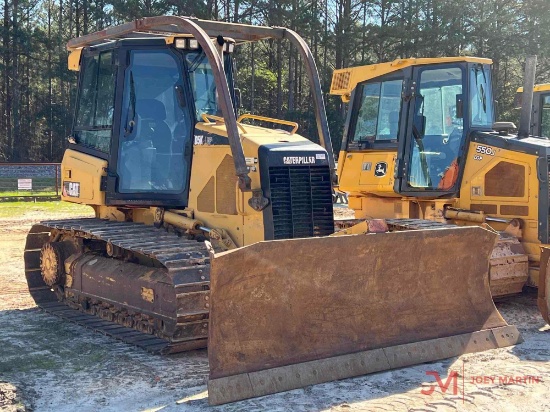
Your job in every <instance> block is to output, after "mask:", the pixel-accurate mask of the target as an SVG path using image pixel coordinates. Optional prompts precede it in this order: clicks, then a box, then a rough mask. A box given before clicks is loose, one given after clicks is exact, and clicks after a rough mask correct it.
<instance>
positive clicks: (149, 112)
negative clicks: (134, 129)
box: [136, 99, 172, 154]
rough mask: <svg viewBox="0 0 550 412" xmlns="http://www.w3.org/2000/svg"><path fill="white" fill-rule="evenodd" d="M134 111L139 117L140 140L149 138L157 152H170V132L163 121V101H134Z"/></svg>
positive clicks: (164, 110)
mask: <svg viewBox="0 0 550 412" xmlns="http://www.w3.org/2000/svg"><path fill="white" fill-rule="evenodd" d="M136 112H137V113H138V115H139V117H140V119H141V133H142V136H141V137H140V140H151V142H152V143H153V147H154V148H155V149H157V153H165V154H168V153H170V147H171V145H172V132H171V131H170V128H169V127H168V125H167V124H166V122H165V120H166V108H165V107H164V103H162V102H161V101H159V100H156V99H141V100H138V101H137V103H136Z"/></svg>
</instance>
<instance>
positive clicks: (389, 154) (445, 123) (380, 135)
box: [331, 57, 550, 322]
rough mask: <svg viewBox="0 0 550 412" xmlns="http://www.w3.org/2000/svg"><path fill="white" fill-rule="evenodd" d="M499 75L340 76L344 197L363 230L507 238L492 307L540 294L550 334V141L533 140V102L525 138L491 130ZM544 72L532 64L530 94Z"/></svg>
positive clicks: (465, 60)
mask: <svg viewBox="0 0 550 412" xmlns="http://www.w3.org/2000/svg"><path fill="white" fill-rule="evenodd" d="M491 64H492V62H491V60H488V59H482V58H475V57H446V58H436V59H405V60H396V61H394V62H390V63H382V64H377V65H371V66H362V67H353V68H347V69H341V70H336V71H335V72H334V75H333V79H332V87H331V93H332V94H334V95H339V96H341V97H342V99H343V101H344V102H348V103H349V108H348V114H347V120H346V125H345V132H344V137H343V142H342V149H341V152H340V155H339V160H338V175H339V189H340V190H343V191H346V192H348V193H349V195H348V197H349V206H350V208H352V209H354V211H355V215H356V217H357V218H359V219H366V218H386V219H392V218H399V219H423V220H424V221H425V223H424V224H423V225H418V224H417V223H413V224H412V227H417V228H420V227H424V228H427V227H430V226H437V225H441V224H454V225H459V226H473V225H477V226H485V227H488V228H490V229H491V230H494V231H495V232H498V233H499V240H498V242H497V243H496V245H495V247H494V249H493V251H492V253H491V258H490V286H491V292H492V295H493V297H502V296H507V295H511V294H515V293H519V292H521V291H522V288H523V287H524V286H525V285H529V286H535V287H536V286H538V287H539V292H538V293H539V307H540V310H541V313H542V314H543V316H544V318H545V320H546V321H547V322H549V321H550V318H549V316H548V307H549V298H548V292H549V291H550V285H549V284H548V277H547V275H546V266H547V262H548V257H549V256H550V255H549V254H547V253H546V252H544V250H545V248H546V247H547V246H548V245H549V244H550V237H549V236H550V231H549V230H550V229H549V214H548V210H549V203H548V202H549V200H548V199H549V193H550V192H549V178H548V176H549V172H550V168H549V164H550V141H549V140H548V139H546V138H539V137H533V136H532V135H530V133H529V125H530V124H531V121H530V119H529V117H530V114H531V110H530V109H531V103H530V102H531V100H530V98H529V97H527V98H526V99H525V102H524V103H525V104H524V107H523V109H522V121H521V123H520V129H519V132H518V134H512V133H511V132H510V131H511V129H513V128H514V127H515V126H514V125H513V124H510V123H494V105H493V92H492V83H491V81H492V78H491ZM535 66H536V58H534V57H533V58H529V59H528V61H527V63H526V76H525V79H526V84H531V88H532V87H533V86H532V85H533V79H534V74H535ZM539 87H540V86H539ZM540 88H541V90H542V87H540ZM535 90H537V89H535ZM546 90H550V88H547V89H546ZM549 96H550V94H549ZM544 99H545V98H544V97H542V96H540V99H538V100H535V102H536V103H535V107H540V108H541V110H540V112H539V115H538V116H537V115H535V116H533V119H534V120H535V124H545V123H544V122H545V120H544V119H545V112H544V110H543V109H542V108H543V107H544V103H543V102H544V101H545V100H544ZM548 100H549V101H550V98H549V99H548ZM537 104H538V105H539V106H537ZM541 114H542V116H541ZM546 114H547V113H546ZM541 119H542V120H541ZM535 134H536V135H537V134H538V135H540V132H535ZM346 232H347V233H352V232H353V231H351V230H347V231H346ZM541 247H542V253H541Z"/></svg>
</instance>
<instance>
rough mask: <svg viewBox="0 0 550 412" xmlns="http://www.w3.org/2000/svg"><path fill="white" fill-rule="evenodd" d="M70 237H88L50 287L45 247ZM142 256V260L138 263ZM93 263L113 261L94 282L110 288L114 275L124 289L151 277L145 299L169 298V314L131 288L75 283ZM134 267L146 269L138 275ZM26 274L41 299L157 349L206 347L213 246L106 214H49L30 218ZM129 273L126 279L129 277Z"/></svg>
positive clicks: (68, 315)
mask: <svg viewBox="0 0 550 412" xmlns="http://www.w3.org/2000/svg"><path fill="white" fill-rule="evenodd" d="M67 239H69V240H70V241H72V242H76V243H79V244H81V245H84V247H83V250H84V251H83V250H80V251H78V252H77V253H74V254H73V255H71V256H70V257H69V258H67V259H65V260H64V268H63V269H64V270H65V271H66V272H67V274H68V275H67V280H65V284H64V285H62V286H63V287H59V286H55V285H54V287H50V286H48V285H47V284H46V283H45V281H44V276H43V275H42V270H41V253H42V248H43V246H44V245H45V244H48V243H49V242H52V241H53V242H58V241H60V240H62V241H67ZM109 252H110V256H109ZM137 258H139V261H140V262H138V264H136V263H135V261H136V260H137ZM143 261H146V262H147V267H145V268H144V267H143V265H142V264H139V263H141V262H143ZM94 265H95V266H99V268H100V270H101V268H102V267H103V268H106V269H108V268H111V274H110V275H109V276H107V275H105V276H103V275H101V276H100V278H98V279H94V281H95V282H96V283H94V284H93V285H92V286H93V287H97V288H99V289H98V290H106V289H105V287H106V286H105V285H106V284H108V283H109V282H111V283H112V288H111V289H107V290H114V289H115V288H119V289H126V291H127V290H128V289H131V288H133V287H134V288H135V286H134V285H133V284H134V283H136V282H137V281H139V282H142V283H143V282H145V281H146V282H149V283H148V284H146V287H141V291H140V293H141V296H140V297H141V298H142V299H143V303H144V304H145V306H147V305H149V306H152V305H153V302H154V301H155V299H158V300H159V301H160V300H162V299H166V300H167V301H170V302H171V303H172V304H174V305H175V306H174V307H175V310H174V311H173V313H168V314H167V313H166V311H164V312H162V310H153V309H150V310H147V311H145V310H143V311H140V307H139V306H138V305H136V304H135V301H134V302H132V301H130V300H131V299H132V296H130V297H128V296H127V295H124V293H125V292H126V291H123V290H121V291H120V294H121V297H120V299H118V300H117V299H113V298H110V299H107V298H103V297H102V296H101V295H100V294H97V293H96V294H94V292H96V291H95V290H76V289H73V288H71V286H74V284H78V279H76V275H75V274H76V273H77V269H78V268H83V269H82V273H83V275H82V280H81V282H86V279H84V278H92V277H93V276H94V275H93V273H92V274H91V273H90V270H93V268H94ZM101 265H103V266H101ZM75 268H77V269H75ZM112 268H116V269H117V270H118V271H119V272H120V273H124V276H122V277H120V278H118V279H117V278H116V275H117V272H116V271H115V270H114V269H112ZM67 269H68V270H67ZM136 271H141V272H144V274H142V275H140V276H139V277H138V278H136V276H137V275H136V273H135V272H136ZM73 272H74V273H73ZM25 275H26V278H27V284H28V287H29V292H30V294H31V296H32V297H33V299H34V300H35V302H36V304H37V305H38V306H39V307H40V308H42V309H43V310H44V311H46V312H48V313H51V314H53V315H56V316H59V317H61V318H63V319H66V320H68V321H70V322H74V323H77V324H79V325H82V326H84V327H86V328H89V329H92V330H95V331H98V332H101V333H103V334H105V335H108V336H112V337H114V338H116V339H118V340H121V341H123V342H126V343H129V344H133V345H136V346H138V347H141V348H143V349H145V350H147V351H149V352H152V353H162V354H167V353H176V352H181V351H186V350H192V349H197V348H202V347H206V342H207V336H208V315H209V281H210V264H209V254H208V251H207V249H206V246H205V245H204V243H202V242H197V241H195V240H190V239H186V238H181V237H179V236H178V235H176V234H175V233H169V232H167V231H165V230H162V229H157V228H155V227H153V226H148V225H145V224H141V223H134V222H116V221H108V220H102V219H72V220H58V221H45V222H41V224H39V225H35V226H33V227H32V228H31V230H30V232H29V234H28V237H27V241H26V246H25ZM73 277H75V279H73ZM96 277H97V276H96ZM136 279H137V281H136V282H135V280H136ZM124 281H129V282H128V283H126V284H124ZM170 282H172V285H170ZM81 284H82V285H86V284H85V283H81ZM149 286H151V287H150V288H149ZM157 286H158V288H157ZM170 286H172V287H170ZM102 288H103V289H102ZM159 291H160V292H159ZM163 291H164V292H163ZM115 292H116V291H115ZM113 293H114V292H113ZM117 293H118V292H117ZM162 293H164V295H162ZM114 296H116V293H114ZM125 299H126V300H125ZM138 304H139V302H138Z"/></svg>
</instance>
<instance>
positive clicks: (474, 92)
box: [470, 64, 493, 128]
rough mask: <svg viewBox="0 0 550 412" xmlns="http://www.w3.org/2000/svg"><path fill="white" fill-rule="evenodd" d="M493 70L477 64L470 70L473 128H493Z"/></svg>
mask: <svg viewBox="0 0 550 412" xmlns="http://www.w3.org/2000/svg"><path fill="white" fill-rule="evenodd" d="M491 90H492V87H491V68H490V66H488V65H482V64H476V65H475V66H474V67H472V68H471V69H470V97H471V100H470V106H471V113H472V126H484V127H488V128H492V127H493V95H492V93H491Z"/></svg>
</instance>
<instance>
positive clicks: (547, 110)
mask: <svg viewBox="0 0 550 412" xmlns="http://www.w3.org/2000/svg"><path fill="white" fill-rule="evenodd" d="M540 135H541V136H542V137H550V95H547V96H543V97H542V118H541V124H540Z"/></svg>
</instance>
